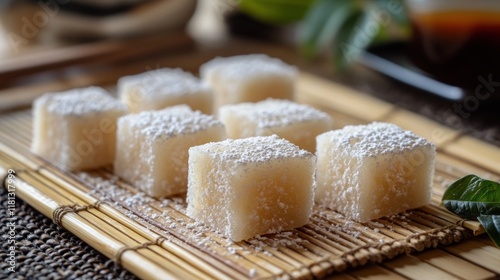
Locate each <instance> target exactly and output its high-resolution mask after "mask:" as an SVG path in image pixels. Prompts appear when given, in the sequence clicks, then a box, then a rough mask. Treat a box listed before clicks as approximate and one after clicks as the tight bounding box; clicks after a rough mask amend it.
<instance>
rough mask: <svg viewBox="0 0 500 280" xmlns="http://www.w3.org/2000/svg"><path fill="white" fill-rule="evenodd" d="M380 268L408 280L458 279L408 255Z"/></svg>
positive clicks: (386, 263)
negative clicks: (408, 279)
mask: <svg viewBox="0 0 500 280" xmlns="http://www.w3.org/2000/svg"><path fill="white" fill-rule="evenodd" d="M382 266H384V267H385V268H387V269H390V270H392V271H395V272H397V273H399V274H401V275H403V276H405V277H408V278H410V279H429V280H432V279H436V280H438V279H460V278H458V277H456V276H455V275H452V274H450V273H448V272H446V271H443V270H441V269H439V268H436V267H434V266H432V265H430V264H428V263H425V262H419V261H418V259H416V258H415V257H413V256H409V255H407V256H402V257H399V258H396V259H394V260H391V261H388V262H385V263H383V264H382Z"/></svg>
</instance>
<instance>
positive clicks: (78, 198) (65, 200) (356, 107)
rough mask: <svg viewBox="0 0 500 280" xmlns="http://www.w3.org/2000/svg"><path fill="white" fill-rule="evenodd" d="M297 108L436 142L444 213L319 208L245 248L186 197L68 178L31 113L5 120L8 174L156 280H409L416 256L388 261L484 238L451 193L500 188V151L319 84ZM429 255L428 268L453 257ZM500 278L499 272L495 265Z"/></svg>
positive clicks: (48, 210)
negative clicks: (486, 184)
mask: <svg viewBox="0 0 500 280" xmlns="http://www.w3.org/2000/svg"><path fill="white" fill-rule="evenodd" d="M297 101H299V102H302V103H307V104H310V105H313V106H316V107H318V108H319V109H322V110H324V111H326V112H328V113H330V114H331V115H332V116H333V117H334V121H335V127H336V128H339V127H342V126H344V125H347V124H360V123H367V122H370V121H374V120H378V121H388V122H392V123H396V124H398V125H400V126H402V127H403V128H406V129H411V130H413V131H414V132H416V133H417V134H420V135H422V136H424V137H426V138H427V139H429V140H431V141H433V142H435V143H436V145H437V149H438V156H437V162H436V174H435V179H434V192H433V203H432V205H429V206H426V207H422V208H420V209H415V210H412V211H408V212H406V213H402V214H399V215H395V216H393V217H389V218H382V219H379V220H375V221H371V222H368V223H364V224H360V223H355V222H352V221H348V220H345V219H344V218H343V217H342V215H340V214H338V213H336V212H334V211H331V210H328V209H325V208H321V207H316V208H315V211H314V215H313V216H312V218H311V223H310V224H308V225H306V226H304V227H301V228H299V229H295V230H292V231H287V232H283V233H280V234H275V235H265V236H260V237H257V238H254V239H251V240H248V241H245V242H238V243H233V242H230V241H229V240H227V239H225V238H224V237H222V236H220V235H219V234H218V233H216V232H213V231H211V230H210V229H208V228H206V227H204V226H203V225H201V224H198V223H194V222H193V221H191V220H190V219H189V218H188V217H187V216H186V215H185V208H186V205H185V200H184V197H182V196H178V197H173V198H169V199H162V200H156V199H152V198H149V197H146V196H144V195H143V194H142V193H138V192H137V191H135V190H134V189H133V188H132V187H131V186H129V185H128V184H126V183H125V182H123V181H121V180H119V179H118V178H117V177H116V176H114V175H113V174H112V173H111V171H110V170H111V169H110V168H103V169H101V170H97V171H93V172H78V173H64V172H61V171H59V170H58V169H56V168H54V167H53V166H52V165H50V163H46V162H44V161H43V160H42V159H40V158H37V157H35V156H33V155H32V154H31V153H30V152H29V145H30V142H31V112H30V110H19V111H13V112H9V113H5V114H3V115H0V123H1V125H0V173H4V174H5V173H6V172H7V169H8V168H12V169H13V170H15V171H16V181H15V186H16V195H17V196H18V197H20V198H21V199H23V200H25V201H26V202H28V203H29V204H31V205H32V206H33V207H34V208H36V209H37V210H38V211H40V212H42V213H43V214H44V215H46V216H48V217H52V218H53V219H54V222H56V223H57V224H60V225H61V226H63V227H64V228H66V229H68V230H69V231H71V232H73V233H74V234H75V235H77V236H78V237H79V238H81V239H82V240H83V241H85V242H86V243H88V244H89V245H91V246H92V247H94V248H95V249H97V250H98V251H100V252H101V253H103V254H104V255H105V256H107V257H109V258H111V259H113V260H115V261H116V262H118V263H120V264H121V265H123V266H124V267H125V268H126V269H128V270H129V271H131V272H133V273H134V274H136V275H137V276H139V277H141V278H145V279H154V278H156V279H173V278H175V279H245V278H259V279H268V278H282V279H310V278H321V277H324V276H326V275H329V274H330V273H333V272H340V271H344V270H346V269H350V268H353V267H359V266H364V265H367V264H370V263H382V264H384V265H383V266H376V268H375V270H380V269H381V270H383V271H384V272H390V273H392V274H394V275H405V273H407V272H405V271H400V270H398V269H400V267H401V265H398V262H402V263H403V264H404V263H406V264H408V263H412V262H414V261H415V259H414V258H413V257H412V256H411V255H408V256H405V257H402V258H398V259H396V260H395V261H391V262H387V261H388V260H389V259H392V258H394V257H396V256H398V255H403V254H411V253H414V252H419V251H423V250H424V249H426V248H435V247H437V246H438V245H449V244H452V243H456V242H460V241H462V240H464V239H465V238H467V237H469V236H472V235H473V234H480V233H481V232H482V229H481V227H480V226H479V225H478V223H476V222H470V221H463V220H461V219H460V218H458V217H457V216H455V215H453V214H451V213H449V212H447V211H446V210H444V209H443V208H441V207H440V206H439V201H440V197H441V195H442V193H443V191H444V189H445V187H446V186H447V185H448V184H449V183H450V182H452V181H454V180H456V179H458V178H460V177H462V176H463V175H466V174H469V173H475V174H477V175H479V176H482V177H485V178H489V179H492V180H499V179H500V166H499V165H498V164H497V161H498V159H500V150H499V149H498V148H496V147H494V146H491V145H488V144H485V143H483V142H481V141H479V140H476V139H473V138H470V137H468V136H465V135H461V134H460V133H459V132H457V131H453V130H450V129H448V128H445V127H442V126H440V125H439V124H437V123H434V122H432V121H430V120H427V119H424V118H422V117H420V116H418V115H415V114H413V113H410V112H408V111H405V110H402V109H400V108H397V107H395V106H393V105H391V104H388V103H385V102H383V101H380V100H377V99H374V98H372V97H369V96H365V95H363V94H360V93H358V92H355V91H353V90H350V89H348V88H345V87H343V86H340V85H337V84H334V83H331V82H329V81H327V80H324V79H321V78H317V77H315V76H312V75H308V74H302V75H301V76H300V79H299V80H298V93H297ZM4 174H2V175H4ZM429 252H433V253H430V255H428V256H427V257H428V258H431V257H432V256H431V255H432V254H440V253H443V251H440V250H432V251H429ZM445 254H446V253H445ZM492 256H493V257H492V258H491V260H490V261H493V263H495V262H496V263H500V256H498V255H495V254H492ZM424 257H425V256H424ZM463 262H464V260H463V259H462V258H456V259H453V260H452V263H453V264H454V265H455V266H456V269H457V270H456V271H455V272H454V271H443V270H439V271H440V273H441V274H439V275H443V276H454V277H456V278H460V277H464V276H463V275H462V276H461V275H460V274H459V272H460V273H461V269H460V267H461V265H463ZM435 267H436V265H433V266H432V267H431V268H435ZM438 267H439V266H438ZM488 268H490V267H488ZM368 269H372V270H373V268H370V267H369V268H368ZM491 269H492V270H493V271H495V268H494V266H493V265H492V266H491ZM423 271H424V272H425V269H424V270H423ZM427 271H431V272H432V271H434V270H432V269H428V270H427ZM434 272H435V271H434ZM356 273H358V274H359V275H361V274H362V273H363V271H362V270H360V271H358V272H356Z"/></svg>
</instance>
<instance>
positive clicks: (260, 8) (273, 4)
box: [239, 0, 316, 24]
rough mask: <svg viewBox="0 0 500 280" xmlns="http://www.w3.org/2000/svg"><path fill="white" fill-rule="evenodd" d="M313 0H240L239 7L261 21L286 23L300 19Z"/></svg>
mask: <svg viewBox="0 0 500 280" xmlns="http://www.w3.org/2000/svg"><path fill="white" fill-rule="evenodd" d="M314 2H316V1H315V0H241V1H240V2H239V7H240V9H241V10H242V11H243V12H245V13H247V14H248V15H250V16H252V17H253V18H255V19H258V20H260V21H263V22H268V23H275V24H287V23H292V22H296V21H299V20H301V19H302V18H304V16H305V15H306V13H307V11H308V10H309V8H310V7H311V6H312V5H313V4H314Z"/></svg>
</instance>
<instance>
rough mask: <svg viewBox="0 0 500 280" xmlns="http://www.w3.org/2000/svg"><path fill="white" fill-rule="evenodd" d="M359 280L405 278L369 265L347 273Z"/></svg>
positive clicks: (401, 279)
mask: <svg viewBox="0 0 500 280" xmlns="http://www.w3.org/2000/svg"><path fill="white" fill-rule="evenodd" d="M349 274H350V275H352V276H354V277H355V278H356V279H359V280H404V279H406V278H405V277H403V276H401V275H399V274H397V273H395V272H393V271H391V270H388V269H386V268H384V267H382V266H379V265H370V266H367V267H363V268H361V269H356V270H353V271H352V272H349Z"/></svg>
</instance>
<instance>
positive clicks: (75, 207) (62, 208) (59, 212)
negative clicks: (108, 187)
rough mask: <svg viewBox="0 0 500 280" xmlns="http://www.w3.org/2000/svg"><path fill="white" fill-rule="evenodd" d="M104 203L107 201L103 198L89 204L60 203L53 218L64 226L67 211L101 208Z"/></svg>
mask: <svg viewBox="0 0 500 280" xmlns="http://www.w3.org/2000/svg"><path fill="white" fill-rule="evenodd" d="M102 203H105V202H104V201H102V200H97V201H96V202H95V203H94V204H89V205H78V204H76V203H75V204H72V205H60V206H59V207H57V208H56V209H55V210H54V213H53V214H52V220H53V221H54V223H55V224H56V225H58V226H61V227H62V224H61V223H62V218H63V217H64V215H66V214H67V213H78V212H80V211H88V210H90V209H99V207H100V206H101V204H102Z"/></svg>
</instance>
